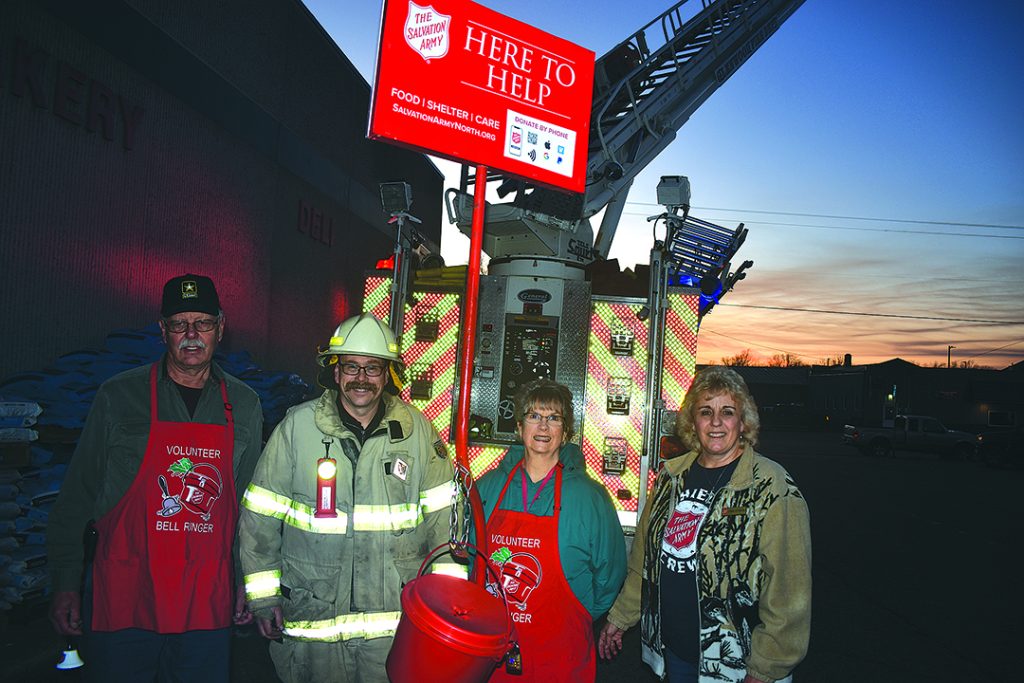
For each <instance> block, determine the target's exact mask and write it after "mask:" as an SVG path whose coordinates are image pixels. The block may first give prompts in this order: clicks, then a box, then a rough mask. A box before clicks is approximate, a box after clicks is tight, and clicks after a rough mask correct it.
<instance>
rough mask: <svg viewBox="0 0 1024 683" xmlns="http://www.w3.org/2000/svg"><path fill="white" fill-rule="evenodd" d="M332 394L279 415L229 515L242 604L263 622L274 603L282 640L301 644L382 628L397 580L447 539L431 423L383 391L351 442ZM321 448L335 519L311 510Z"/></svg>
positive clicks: (437, 443) (391, 610)
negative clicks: (236, 510)
mask: <svg viewBox="0 0 1024 683" xmlns="http://www.w3.org/2000/svg"><path fill="white" fill-rule="evenodd" d="M337 395H338V392H337V390H327V391H325V392H324V394H323V395H322V396H321V397H320V398H319V399H315V400H312V401H308V402H306V403H303V404H301V405H299V406H296V407H294V408H292V409H291V410H290V411H289V412H288V414H287V415H286V416H285V418H284V420H283V421H282V422H281V424H280V425H278V427H277V428H276V429H275V430H274V433H273V434H272V435H271V437H270V440H269V441H268V442H267V446H266V448H265V449H264V450H263V455H262V457H261V458H260V461H259V463H258V465H257V466H256V473H255V475H254V476H253V480H252V483H251V484H250V485H249V488H248V489H247V490H246V492H245V495H244V496H243V498H242V509H241V513H240V519H239V545H240V553H241V562H242V569H243V573H244V575H245V590H246V595H247V598H248V600H249V603H250V607H251V609H252V610H253V611H254V612H255V613H256V615H257V616H259V617H262V618H270V617H271V614H272V612H271V608H272V607H274V606H278V605H279V606H280V607H281V609H282V613H283V617H284V622H285V624H284V625H285V628H284V632H285V635H286V637H287V638H293V639H297V640H303V641H320V642H339V641H342V640H350V639H353V638H378V637H387V636H393V635H394V631H395V628H396V627H397V625H398V619H399V616H400V603H399V597H400V595H401V590H402V586H403V585H404V584H406V583H407V582H409V581H411V580H412V579H413V578H415V577H416V575H417V572H418V570H419V568H420V564H421V562H422V560H423V559H424V558H425V557H426V555H427V554H428V552H429V551H430V550H431V549H433V548H435V547H436V546H439V545H442V544H446V543H447V542H448V538H449V510H450V506H451V499H452V490H453V485H452V466H451V463H450V461H449V459H448V457H447V453H446V451H445V448H444V444H443V442H442V441H441V439H440V437H439V436H438V434H437V431H436V430H435V429H434V428H433V426H432V425H431V424H430V423H429V422H428V421H427V419H426V418H425V417H424V416H423V414H422V413H420V412H419V411H418V410H417V409H416V408H414V407H412V406H410V405H408V404H407V403H404V402H402V401H400V400H399V399H397V398H395V397H393V396H390V395H387V394H385V395H383V397H382V400H383V401H385V412H384V417H383V419H382V420H381V423H380V426H379V427H378V428H377V429H376V430H375V431H374V432H373V433H372V434H370V435H368V436H367V437H366V440H365V442H364V443H363V444H362V446H360V444H359V441H358V440H357V439H356V437H355V436H354V435H353V434H352V433H351V432H350V431H349V430H348V429H347V428H346V427H345V426H344V425H343V423H342V422H341V419H340V418H339V416H338V407H337ZM328 453H329V455H330V457H332V458H334V459H335V460H336V461H337V483H336V487H337V493H336V495H337V502H336V513H337V516H336V517H316V516H315V512H316V495H315V494H316V487H317V462H318V460H319V459H320V458H322V457H324V456H325V454H328ZM442 568H445V565H443V564H442V563H438V564H435V566H434V571H439V570H440V569H442ZM447 568H448V569H451V570H453V571H452V573H456V574H458V573H461V575H463V576H464V575H465V571H464V570H463V571H461V572H460V571H458V570H460V569H461V567H457V566H455V567H453V566H452V565H450V564H449V565H447Z"/></svg>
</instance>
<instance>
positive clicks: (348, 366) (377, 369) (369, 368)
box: [338, 363, 384, 377]
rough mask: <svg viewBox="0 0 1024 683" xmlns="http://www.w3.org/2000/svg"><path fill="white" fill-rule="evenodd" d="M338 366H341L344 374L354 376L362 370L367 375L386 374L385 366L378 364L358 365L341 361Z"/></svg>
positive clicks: (378, 375) (377, 375)
mask: <svg viewBox="0 0 1024 683" xmlns="http://www.w3.org/2000/svg"><path fill="white" fill-rule="evenodd" d="M338 367H339V368H341V373H342V374H343V375H351V376H352V377H355V376H356V375H358V374H359V371H360V370H362V371H363V372H364V373H366V376H367V377H380V376H381V375H382V374H384V366H383V365H377V364H374V365H357V364H355V363H339V364H338Z"/></svg>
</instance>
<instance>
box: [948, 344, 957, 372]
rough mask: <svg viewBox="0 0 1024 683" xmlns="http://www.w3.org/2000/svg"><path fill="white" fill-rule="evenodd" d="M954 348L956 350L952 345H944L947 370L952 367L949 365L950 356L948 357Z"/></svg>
mask: <svg viewBox="0 0 1024 683" xmlns="http://www.w3.org/2000/svg"><path fill="white" fill-rule="evenodd" d="M955 348H956V347H955V346H953V345H952V344H947V345H946V367H947V368H951V367H953V366H952V364H951V363H950V358H951V356H950V352H951V351H952V350H953V349H955Z"/></svg>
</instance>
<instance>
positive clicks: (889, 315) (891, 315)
mask: <svg viewBox="0 0 1024 683" xmlns="http://www.w3.org/2000/svg"><path fill="white" fill-rule="evenodd" d="M717 305H718V306H731V307H734V308H760V309H763V310H767V311H796V312H798V313H828V314H831V315H857V316H863V317H866V318H903V319H906V320H939V321H942V322H952V323H982V324H991V325H1024V321H1020V320H980V319H975V318H943V317H939V316H930V315H901V314H898V313H864V312H861V311H835V310H827V309H824V308H796V307H790V306H758V305H755V304H731V303H729V304H726V303H722V304H717Z"/></svg>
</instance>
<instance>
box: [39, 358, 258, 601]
mask: <svg viewBox="0 0 1024 683" xmlns="http://www.w3.org/2000/svg"><path fill="white" fill-rule="evenodd" d="M149 368H150V366H149V365H143V366H141V367H138V368H133V369H131V370H128V371H126V372H122V373H120V374H118V375H115V376H114V377H112V378H110V379H109V380H107V381H106V382H104V383H103V384H102V385H101V386H100V388H99V391H97V392H96V398H95V399H94V400H93V402H92V407H91V408H90V409H89V417H88V418H87V419H86V421H85V428H84V429H83V430H82V435H81V436H80V437H79V439H78V445H77V446H76V447H75V454H74V456H73V457H72V458H71V464H70V465H69V466H68V473H67V476H66V477H65V478H64V483H63V485H62V486H61V489H60V497H59V498H57V502H55V503H54V505H53V510H51V511H50V523H49V526H48V529H47V534H46V536H47V538H46V545H47V553H48V556H49V559H48V562H47V564H48V566H49V569H50V576H51V581H52V583H53V590H54V591H77V590H78V589H79V587H80V586H81V582H82V558H83V555H84V554H85V550H84V544H83V541H82V537H83V533H84V531H85V526H86V524H87V523H88V522H89V520H91V519H92V520H98V519H100V518H101V517H103V515H105V514H107V512H109V511H110V510H111V509H112V508H113V507H114V506H115V505H117V504H118V503H119V502H120V501H121V498H122V497H123V496H124V494H125V493H127V492H128V489H129V488H130V487H131V485H132V482H133V481H135V477H136V475H138V472H139V467H140V466H141V465H142V459H143V457H144V456H145V454H146V444H147V442H148V440H149V416H150V405H149ZM210 368H211V369H210V378H209V379H208V380H207V381H206V385H205V386H204V387H203V391H202V394H200V396H199V404H198V405H197V406H196V412H195V415H193V416H191V417H190V416H189V414H188V408H186V407H185V402H184V401H183V400H182V399H181V394H180V392H179V391H178V389H177V387H176V386H175V384H174V381H173V380H172V379H171V378H170V377H169V376H168V375H167V370H166V366H165V364H164V361H163V360H160V361H159V366H158V367H157V403H158V404H159V406H158V407H159V418H160V419H161V420H165V421H171V422H197V423H207V424H221V425H222V424H225V419H224V402H223V401H222V400H221V394H220V383H221V382H225V383H226V384H227V390H228V400H229V401H230V402H231V406H232V409H233V410H232V414H233V416H234V423H235V443H234V452H233V454H232V459H233V466H234V475H235V476H234V479H235V490H236V491H237V492H238V494H239V495H241V493H242V491H244V490H245V486H246V485H247V484H248V483H249V479H250V477H251V476H252V472H253V469H255V467H256V461H257V460H258V459H259V457H260V456H259V453H260V447H261V446H262V444H263V411H262V409H261V408H260V400H259V397H257V396H256V392H254V391H253V390H252V389H250V388H249V387H248V386H246V385H245V384H243V383H242V382H241V381H240V380H238V379H235V378H234V377H232V376H231V375H229V374H227V373H226V372H224V371H223V370H221V368H220V367H219V366H218V365H217V364H216V363H213V364H212V365H211V366H210ZM236 578H237V579H241V577H240V576H237V567H236Z"/></svg>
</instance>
